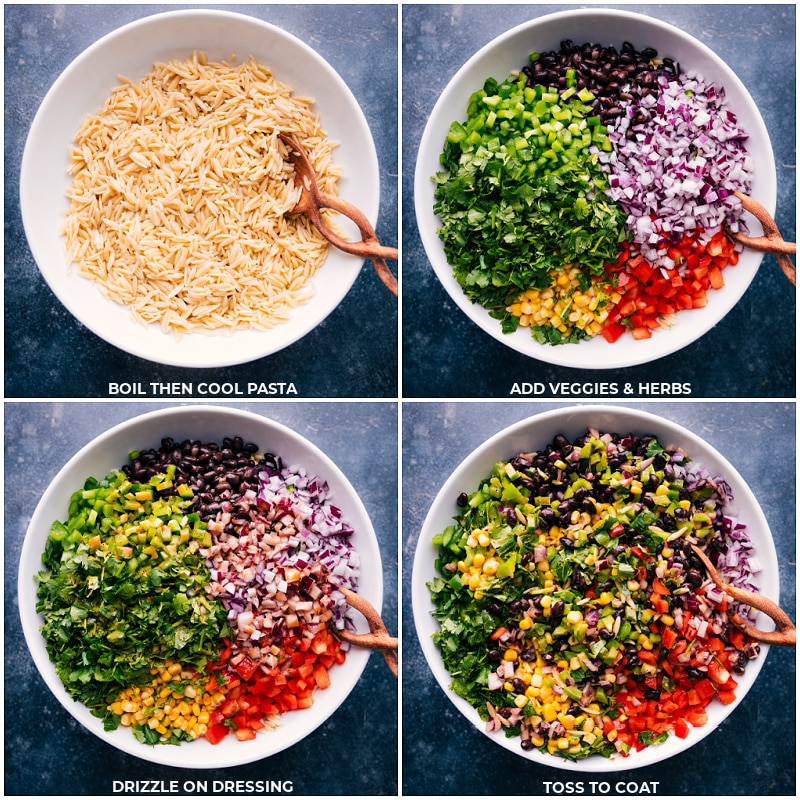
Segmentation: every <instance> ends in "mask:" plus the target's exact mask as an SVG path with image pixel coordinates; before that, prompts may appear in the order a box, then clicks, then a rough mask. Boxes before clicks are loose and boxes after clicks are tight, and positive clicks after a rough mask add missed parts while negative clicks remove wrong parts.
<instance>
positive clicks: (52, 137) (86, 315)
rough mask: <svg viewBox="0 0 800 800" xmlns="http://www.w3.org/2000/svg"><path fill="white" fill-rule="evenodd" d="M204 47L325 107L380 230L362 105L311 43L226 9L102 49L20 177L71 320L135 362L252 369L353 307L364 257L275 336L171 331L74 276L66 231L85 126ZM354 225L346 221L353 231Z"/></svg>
mask: <svg viewBox="0 0 800 800" xmlns="http://www.w3.org/2000/svg"><path fill="white" fill-rule="evenodd" d="M195 50H200V51H203V52H205V54H206V55H207V57H208V58H209V60H211V61H221V60H227V59H230V57H231V55H232V54H236V55H237V57H238V59H239V61H240V62H242V61H245V60H246V59H247V57H248V56H249V55H252V56H254V57H255V58H256V59H257V60H258V61H260V62H261V63H262V64H264V65H266V66H268V67H270V68H271V69H272V71H273V74H274V75H275V77H276V78H277V79H278V80H279V81H281V82H283V83H285V84H287V85H288V86H289V87H291V88H292V89H293V90H294V93H295V94H296V95H298V96H308V97H310V98H312V99H313V100H314V107H313V108H314V110H315V112H316V113H318V114H319V116H320V120H321V124H322V127H323V129H324V130H325V132H326V133H327V135H328V137H329V139H330V140H331V141H334V142H338V143H339V146H338V147H337V148H336V149H335V150H334V156H333V157H334V162H335V163H336V164H337V166H339V167H340V168H341V171H342V177H341V179H340V180H339V193H340V195H341V196H342V197H343V198H344V199H346V200H348V201H349V202H351V203H352V204H353V205H355V206H356V207H357V208H359V209H361V210H362V211H363V212H364V214H366V216H367V217H368V219H369V220H370V222H371V223H372V224H373V225H374V224H375V222H376V220H377V215H378V203H379V195H380V192H379V173H378V159H377V154H376V152H375V145H374V142H373V140H372V135H371V133H370V130H369V127H368V125H367V121H366V119H365V117H364V114H363V112H362V111H361V108H360V106H359V104H358V102H357V101H356V99H355V97H354V96H353V94H352V93H351V91H350V89H349V88H348V87H347V85H346V84H345V83H344V81H343V80H342V78H341V77H340V76H339V75H338V73H337V72H336V71H335V70H334V69H333V67H331V66H330V65H329V64H328V63H327V62H326V61H325V60H324V59H323V58H322V57H321V56H320V55H318V54H317V53H316V52H315V51H314V50H312V49H311V47H309V46H308V45H307V44H305V43H304V42H302V41H300V40H299V39H297V38H296V37H294V36H292V35H291V34H289V33H287V32H286V31H283V30H281V29H280V28H278V27H276V26H274V25H271V24H269V23H267V22H263V21H261V20H258V19H254V18H252V17H248V16H244V15H241V14H234V13H230V12H226V11H214V10H208V9H202V10H201V9H197V10H190V11H172V12H167V13H163V14H156V15H153V16H148V17H144V18H143V19H140V20H137V21H136V22H132V23H130V24H128V25H125V26H123V27H121V28H119V29H118V30H115V31H113V32H111V33H109V34H108V35H106V36H104V37H103V38H102V39H100V40H99V41H97V42H96V43H95V44H93V45H92V46H91V47H89V48H88V49H87V50H85V51H84V52H83V53H82V54H81V55H80V56H78V57H77V58H76V59H75V60H74V61H73V62H72V63H71V64H70V65H69V66H68V67H67V69H66V70H64V72H63V73H62V74H61V76H60V77H59V78H58V80H57V81H56V82H55V83H54V84H53V86H52V88H51V89H50V90H49V91H48V93H47V95H46V96H45V98H44V100H43V101H42V105H41V106H40V108H39V110H38V112H37V114H36V116H35V118H34V121H33V124H32V125H31V129H30V132H29V135H28V139H27V142H26V145H25V151H24V154H23V158H22V171H21V175H20V202H21V208H22V221H23V224H24V227H25V233H26V235H27V238H28V242H29V244H30V247H31V251H32V253H33V257H34V259H35V260H36V263H37V265H38V267H39V270H40V271H41V273H42V275H43V276H44V278H45V280H46V281H47V283H48V284H49V285H50V288H51V289H52V290H53V292H54V293H55V295H56V296H57V297H58V299H59V300H60V301H61V302H62V303H63V304H64V305H65V306H66V307H67V308H68V309H69V311H70V312H72V314H73V315H74V316H75V317H76V318H77V319H78V320H79V321H80V322H81V323H83V325H85V326H86V327H87V328H89V329H90V330H92V331H93V332H94V333H96V334H97V335H98V336H100V337H101V338H103V339H105V340H106V341H107V342H109V343H111V344H113V345H115V346H116V347H119V348H120V349H122V350H125V351H127V352H129V353H132V354H133V355H136V356H140V357H141V358H145V359H148V360H150V361H155V362H159V363H163V364H170V365H175V366H184V367H219V366H226V365H231V364H241V363H246V362H249V361H253V360H255V359H257V358H261V357H263V356H267V355H270V354H271V353H274V352H277V351H278V350H281V349H282V348H285V347H288V346H289V345H290V344H293V343H294V342H296V341H297V340H298V339H300V338H301V337H302V336H304V335H305V334H307V333H308V332H309V331H311V330H312V329H313V328H315V327H316V326H317V325H319V324H320V322H322V321H323V320H324V319H325V318H326V317H327V316H328V315H329V314H330V313H331V312H332V311H333V310H334V309H335V308H336V307H337V305H338V304H339V303H340V302H341V301H342V299H343V298H344V297H345V295H346V294H347V292H348V291H349V289H350V287H351V286H352V284H353V282H354V281H355V279H356V277H357V276H358V272H359V270H360V269H361V266H362V264H363V259H361V258H358V257H356V256H352V255H347V254H346V253H342V252H340V251H338V250H335V249H334V248H333V247H331V249H330V251H329V254H328V257H327V259H326V261H325V263H324V265H323V266H322V268H321V269H320V270H319V272H318V273H317V275H316V276H315V278H314V283H315V285H316V293H315V294H314V296H313V297H312V298H311V300H310V301H308V302H307V303H305V304H304V305H301V306H299V307H297V308H296V309H295V310H294V313H293V315H292V317H291V319H290V320H289V321H287V322H285V323H283V324H280V325H278V326H277V327H275V328H272V329H271V330H268V331H265V332H262V331H249V330H248V331H237V332H236V333H234V334H232V335H224V334H223V335H217V336H215V335H207V334H202V333H192V334H188V335H184V336H182V337H176V336H175V335H173V334H165V333H163V332H162V330H161V328H160V326H158V325H150V326H147V327H145V326H143V325H141V324H140V323H138V322H136V321H135V320H133V319H132V317H131V316H130V312H129V310H128V308H127V307H125V306H122V305H119V304H117V303H115V302H113V301H111V300H108V299H107V298H106V297H105V296H104V295H102V294H101V292H100V290H99V289H98V288H97V286H96V285H95V284H94V283H93V282H91V281H89V280H88V279H85V278H82V277H80V276H79V275H77V274H75V273H74V271H69V270H68V265H67V259H66V255H65V247H64V239H63V237H62V236H61V229H62V226H63V223H64V216H65V213H66V210H67V207H68V203H67V200H66V197H65V195H66V191H67V189H68V187H69V185H70V182H71V181H70V178H69V176H68V175H67V167H68V163H69V160H68V150H69V147H70V144H71V142H72V139H73V137H74V136H75V134H76V132H77V131H78V128H79V126H80V124H81V122H82V121H83V119H84V118H85V117H86V116H87V115H88V114H90V113H96V112H97V111H98V110H99V109H100V107H101V106H102V104H103V102H104V101H105V99H106V98H107V96H108V95H109V94H110V92H111V90H112V89H113V88H114V87H115V86H116V85H117V83H118V81H117V77H118V76H119V75H124V76H125V77H127V78H130V79H131V80H137V79H139V78H141V77H142V76H144V75H145V74H147V73H148V72H150V71H151V70H152V67H153V64H154V63H155V62H156V61H164V60H169V59H175V58H188V57H190V56H191V55H192V52H193V51H195ZM347 226H349V222H347V221H345V227H347Z"/></svg>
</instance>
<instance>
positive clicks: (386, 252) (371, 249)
mask: <svg viewBox="0 0 800 800" xmlns="http://www.w3.org/2000/svg"><path fill="white" fill-rule="evenodd" d="M317 201H318V205H319V206H320V207H324V208H332V209H334V210H335V211H339V212H340V213H341V214H344V216H346V217H348V218H349V219H351V220H352V221H353V222H355V224H356V227H357V228H358V230H359V232H360V233H361V238H362V241H360V242H350V241H348V240H347V239H342V238H341V237H340V236H337V235H336V234H335V233H333V231H332V230H331V229H330V228H328V226H327V225H325V228H326V229H327V232H324V233H323V235H324V236H325V238H326V239H328V241H329V242H330V243H331V244H333V245H336V247H338V248H339V249H340V250H344V251H345V252H346V253H351V254H352V255H356V256H363V257H364V258H371V257H373V256H376V257H378V258H388V259H391V260H392V261H397V259H398V256H399V253H398V251H397V248H394V247H384V246H383V245H381V243H380V242H379V241H378V236H377V234H376V233H375V229H374V228H373V227H372V225H371V224H370V222H369V220H368V219H367V218H366V217H365V216H364V214H363V212H362V211H361V210H360V209H358V208H356V207H355V206H354V205H352V204H351V203H348V202H347V201H346V200H342V198H341V197H335V196H333V195H329V194H324V193H323V192H318V193H317ZM323 224H324V223H323ZM331 237H332V238H331Z"/></svg>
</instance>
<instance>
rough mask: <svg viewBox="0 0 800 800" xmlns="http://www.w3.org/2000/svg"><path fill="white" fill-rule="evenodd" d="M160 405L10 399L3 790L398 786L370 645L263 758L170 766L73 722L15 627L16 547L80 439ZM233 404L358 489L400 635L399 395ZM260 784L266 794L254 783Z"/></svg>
mask: <svg viewBox="0 0 800 800" xmlns="http://www.w3.org/2000/svg"><path fill="white" fill-rule="evenodd" d="M162 405H163V404H146V405H145V404H129V403H108V402H106V403H93V404H90V403H38V402H31V403H6V406H5V442H6V457H5V479H6V482H5V498H6V504H5V533H4V536H5V542H4V544H5V606H4V610H5V676H4V677H5V692H4V698H5V708H4V711H5V794H6V795H15V794H23V795H65V796H77V795H94V796H98V795H111V794H112V793H114V792H113V785H112V781H117V780H119V781H124V780H165V781H168V780H173V779H174V780H179V781H181V783H182V782H183V781H185V780H206V781H208V784H209V786H211V784H212V781H214V780H272V781H291V782H292V786H293V788H292V790H291V791H290V792H287V793H291V794H295V795H311V796H327V795H378V794H386V795H394V794H397V786H398V781H397V746H398V742H397V715H398V711H397V680H396V679H395V678H394V676H393V675H392V674H391V672H390V671H389V669H388V668H387V667H386V664H385V662H384V661H383V659H382V658H381V657H380V656H379V655H377V654H372V655H371V656H370V659H369V661H368V663H367V666H366V668H365V670H364V672H363V674H362V676H361V678H360V680H359V681H358V683H357V684H356V686H355V688H354V689H353V691H352V693H351V694H350V695H349V697H348V698H347V700H346V701H345V702H344V703H343V705H342V706H341V707H340V708H339V709H338V710H337V711H336V712H334V714H333V715H332V716H331V717H330V718H329V719H328V720H327V721H326V722H325V723H324V724H323V725H322V726H321V727H319V728H317V730H315V731H314V732H313V733H311V734H310V735H309V736H308V737H307V738H305V739H304V740H302V741H301V742H299V743H298V744H296V745H295V746H293V747H291V748H289V749H287V750H284V751H283V752H281V753H277V754H276V755H274V756H271V757H269V758H267V759H263V760H261V761H258V762H255V763H253V764H248V765H245V766H242V767H232V768H229V769H212V770H185V769H177V768H172V767H164V766H159V765H155V764H150V763H149V762H147V761H144V760H142V759H139V758H136V757H134V756H130V755H128V754H126V753H122V752H121V751H119V750H117V749H116V748H113V747H111V746H110V745H107V744H106V743H105V742H102V741H101V740H100V739H98V738H97V737H96V736H94V734H92V733H89V732H88V731H86V730H85V729H84V728H83V727H82V726H81V725H80V724H79V723H78V722H76V721H75V719H74V718H73V717H72V716H71V715H70V714H69V713H68V712H67V711H66V710H65V709H63V708H62V707H61V705H60V704H59V703H58V702H57V701H56V700H55V698H54V697H53V696H52V694H51V693H50V691H49V690H48V688H47V686H46V685H45V683H44V681H43V680H42V679H41V677H40V676H39V673H38V671H37V670H36V667H35V666H34V664H33V661H32V660H31V658H30V655H29V654H28V650H27V646H26V644H25V641H24V639H23V636H22V629H21V625H20V619H19V609H18V602H17V591H16V583H17V569H18V563H19V556H20V551H21V547H22V542H23V539H24V536H25V531H26V529H27V525H28V522H29V521H30V518H31V515H32V514H33V511H34V508H35V507H36V504H37V503H38V501H39V498H40V497H41V496H42V493H43V492H44V490H45V489H46V488H47V485H48V484H49V482H50V481H51V480H52V479H53V477H54V476H55V474H56V473H57V472H58V470H59V469H60V468H61V467H62V466H63V464H64V463H65V462H66V461H67V460H68V459H69V458H71V457H72V455H74V453H76V452H77V451H78V450H79V449H80V448H81V447H83V445H84V444H86V443H88V442H89V441H91V440H92V439H93V438H94V437H95V436H97V435H98V434H100V433H102V432H104V431H105V430H107V429H108V428H110V427H113V426H114V425H115V424H117V423H119V422H122V421H123V420H127V419H130V418H132V417H134V416H137V415H138V414H141V413H144V412H146V411H150V410H154V409H156V408H159V407H161V406H162ZM237 407H239V408H243V409H246V410H248V411H253V412H255V413H258V414H261V415H263V416H266V417H269V418H271V419H274V420H276V421H277V422H280V423H282V424H284V425H286V426H288V427H289V428H291V429H293V430H294V431H296V432H297V433H299V434H300V435H301V436H304V437H306V438H307V439H309V440H310V441H311V442H312V443H313V444H315V445H316V446H317V447H319V448H320V449H321V450H322V451H323V452H324V453H325V454H326V455H327V456H328V457H329V458H331V459H332V460H333V461H334V462H335V463H336V464H337V466H338V467H339V468H340V469H341V470H342V472H343V473H344V474H345V476H346V477H347V478H348V480H349V481H350V483H351V484H352V485H353V487H354V488H355V490H356V492H358V494H359V496H360V497H361V500H362V502H363V503H364V506H365V508H366V510H367V513H368V514H369V516H370V519H371V520H372V524H373V527H374V529H375V532H376V535H377V537H378V543H379V546H380V550H381V559H382V562H383V563H382V566H383V579H384V606H383V614H382V616H383V619H384V620H385V622H386V626H387V628H388V629H389V631H390V632H391V633H392V634H394V633H396V631H397V619H398V609H397V595H398V592H397V524H398V520H397V511H396V508H397V503H396V500H397V474H398V473H397V447H396V442H397V406H396V404H394V403H375V402H372V403H356V402H354V403H313V402H308V403H301V404H287V403H273V404H268V403H245V404H240V405H238V406H237ZM234 433H235V432H230V431H229V432H222V433H221V434H220V435H223V436H224V435H233V434H234ZM166 435H169V434H168V433H167V434H166ZM184 746H191V745H184ZM242 746H243V747H246V746H247V743H242ZM263 793H267V794H269V793H271V792H260V793H259V792H255V794H263ZM217 794H223V795H226V796H231V795H234V794H253V792H231V791H224V792H219V793H217ZM158 795H159V796H164V795H163V794H162V793H158Z"/></svg>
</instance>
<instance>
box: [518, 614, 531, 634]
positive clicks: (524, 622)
mask: <svg viewBox="0 0 800 800" xmlns="http://www.w3.org/2000/svg"><path fill="white" fill-rule="evenodd" d="M532 626H533V623H532V622H531V620H530V618H529V617H523V618H522V619H521V620H520V621H519V627H520V630H523V631H527V630H530V629H531V627H532Z"/></svg>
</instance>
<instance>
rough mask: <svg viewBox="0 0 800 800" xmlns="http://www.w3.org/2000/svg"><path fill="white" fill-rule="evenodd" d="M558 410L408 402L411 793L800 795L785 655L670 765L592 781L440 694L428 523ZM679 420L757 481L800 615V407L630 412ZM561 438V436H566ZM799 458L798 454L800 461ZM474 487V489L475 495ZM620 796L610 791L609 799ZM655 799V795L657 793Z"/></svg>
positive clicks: (407, 789)
mask: <svg viewBox="0 0 800 800" xmlns="http://www.w3.org/2000/svg"><path fill="white" fill-rule="evenodd" d="M557 405H558V404H556V403H529V404H522V403H452V402H450V403H438V402H435V403H409V402H407V403H404V405H403V459H402V463H403V475H402V481H403V501H404V502H403V554H402V563H403V582H402V585H403V608H402V613H403V628H402V631H403V633H402V635H403V694H402V717H403V720H404V726H403V740H402V744H403V778H402V791H403V793H404V794H406V795H426V794H429V793H432V794H442V795H494V796H504V795H528V796H542V795H546V794H548V793H549V794H572V793H573V792H569V791H562V792H558V791H555V792H554V791H552V790H551V791H550V792H548V791H547V790H546V786H545V782H546V781H560V782H562V783H563V782H565V781H573V782H575V781H577V780H583V781H584V788H585V792H584V793H585V794H588V795H590V794H593V793H592V792H591V791H589V784H588V781H590V780H594V781H601V780H606V781H610V782H611V787H612V791H611V794H612V795H618V794H629V793H633V794H638V790H637V791H636V792H631V790H627V791H622V792H614V791H613V787H614V786H615V785H616V783H617V782H618V781H623V782H628V781H636V782H638V784H639V786H641V784H642V783H643V782H645V781H646V782H654V781H655V782H658V786H657V787H656V788H655V789H652V788H651V789H650V790H649V793H650V794H652V795H656V796H660V797H665V796H673V795H678V796H691V797H702V796H715V795H717V796H720V797H730V796H732V795H745V796H760V795H786V796H795V789H796V783H795V757H796V738H795V696H796V693H795V656H796V653H795V651H794V650H792V649H788V648H779V647H773V648H771V649H770V651H769V653H768V654H767V658H766V661H765V664H764V667H763V668H762V671H761V673H760V674H759V676H758V678H757V680H756V682H755V684H754V686H753V688H752V689H751V690H750V692H749V693H748V694H747V696H746V697H745V698H744V700H743V701H742V703H741V704H740V705H739V706H738V707H737V708H736V709H734V710H733V712H732V713H731V715H730V716H729V717H728V718H727V719H726V720H725V722H724V723H723V724H722V725H721V726H720V727H719V728H718V729H717V730H716V731H715V732H713V733H712V734H710V735H709V736H707V737H706V738H705V739H703V740H702V741H701V742H699V743H698V744H696V745H695V746H693V747H691V748H690V749H689V750H688V751H686V752H685V753H684V754H682V755H679V756H674V757H672V758H670V759H668V760H666V761H664V762H663V763H661V764H659V765H655V766H652V767H644V768H642V769H637V770H630V771H623V772H619V773H611V774H610V775H609V774H606V775H600V774H588V775H581V774H579V773H575V772H568V771H566V770H559V769H554V768H553V769H549V768H546V767H542V766H539V765H538V764H535V763H532V762H527V761H525V760H524V759H523V758H521V757H519V756H517V755H516V754H515V753H512V752H509V751H507V750H505V749H503V748H501V747H499V746H498V745H497V744H495V743H494V742H492V741H491V740H489V739H488V738H487V737H486V736H484V734H483V733H481V731H480V730H478V728H476V727H474V726H473V725H472V724H471V723H470V722H469V721H468V720H467V719H466V718H465V717H463V716H462V714H461V713H460V712H459V711H457V710H456V708H455V706H453V705H452V704H451V702H450V701H449V700H448V699H447V697H446V695H445V694H444V692H443V691H442V690H441V689H440V688H439V685H438V684H437V683H436V681H435V679H434V678H433V675H432V673H431V671H430V669H429V668H428V665H427V662H426V661H425V658H424V656H423V654H422V651H421V649H420V646H419V641H418V639H417V635H416V631H415V629H414V623H413V618H412V609H411V565H412V561H413V558H414V552H415V549H416V545H417V541H418V539H419V533H420V530H421V528H422V524H423V522H424V520H425V515H426V514H427V513H428V509H429V508H430V506H431V503H432V502H433V500H434V498H435V497H436V495H437V494H438V492H439V489H440V488H441V487H442V485H443V484H444V482H445V481H446V480H447V478H448V477H449V476H450V473H451V472H452V471H453V470H454V469H455V468H456V467H457V466H458V465H459V464H460V463H461V461H463V459H464V458H466V457H467V456H468V455H469V454H470V453H471V452H472V451H473V450H474V449H475V448H476V447H478V446H479V445H480V444H482V443H483V442H484V441H485V440H486V439H488V438H489V437H490V436H492V435H493V434H494V433H496V432H498V431H500V430H502V429H504V428H506V427H507V426H509V425H511V424H512V423H514V422H516V421H518V420H522V419H525V418H527V417H529V416H532V415H534V414H536V413H537V412H541V411H544V410H547V409H550V408H554V407H556V406H557ZM630 405H632V406H634V407H637V408H641V409H642V410H644V411H648V412H651V413H653V414H657V415H659V416H662V417H665V418H667V419H669V420H672V421H674V422H677V423H678V424H680V425H682V426H683V427H685V428H688V429H689V430H690V431H692V432H693V433H695V434H696V435H698V436H700V437H702V438H703V439H705V440H706V441H707V442H708V443H709V444H711V445H712V446H713V447H715V448H716V449H717V450H718V451H719V452H720V453H721V454H722V455H723V456H724V457H725V458H727V460H728V461H729V462H730V463H731V464H732V465H733V467H734V468H735V469H736V470H737V471H738V472H739V474H740V475H741V476H742V478H744V480H745V481H746V482H747V483H748V485H749V486H750V488H751V490H752V491H753V493H754V495H755V497H756V499H757V500H758V502H759V504H760V505H761V508H762V510H763V512H764V515H765V516H766V518H767V522H768V524H769V526H770V529H771V531H772V535H773V537H774V541H775V548H776V551H777V554H778V563H779V570H780V598H781V605H782V606H783V608H785V609H786V610H787V611H788V612H789V613H790V614H791V615H792V617H793V618H794V613H795V608H796V571H795V570H796V566H795V565H796V560H795V552H796V530H795V508H796V499H795V497H796V492H795V470H794V464H793V463H792V464H790V465H786V468H783V467H778V468H777V469H776V462H775V457H776V456H775V454H776V453H787V452H790V453H794V441H795V422H796V421H795V407H794V403H707V404H697V403H687V404H677V403H653V404H639V405H637V404H635V403H632V404H630ZM557 432H558V431H553V434H554V435H555V434H556V433H557ZM789 460H790V461H791V460H792V459H791V458H790V459H789ZM465 488H466V487H465ZM608 793H609V792H605V794H608ZM645 793H646V791H645Z"/></svg>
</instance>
